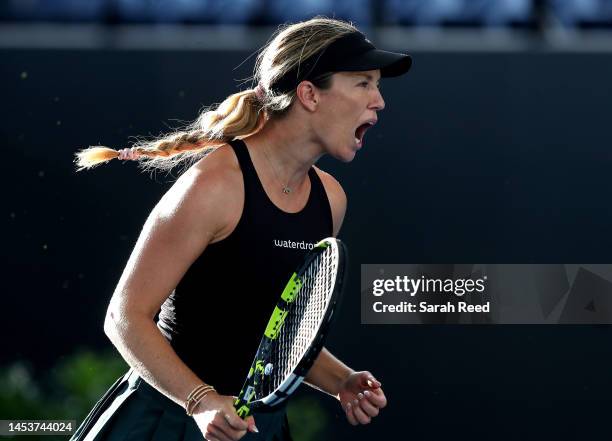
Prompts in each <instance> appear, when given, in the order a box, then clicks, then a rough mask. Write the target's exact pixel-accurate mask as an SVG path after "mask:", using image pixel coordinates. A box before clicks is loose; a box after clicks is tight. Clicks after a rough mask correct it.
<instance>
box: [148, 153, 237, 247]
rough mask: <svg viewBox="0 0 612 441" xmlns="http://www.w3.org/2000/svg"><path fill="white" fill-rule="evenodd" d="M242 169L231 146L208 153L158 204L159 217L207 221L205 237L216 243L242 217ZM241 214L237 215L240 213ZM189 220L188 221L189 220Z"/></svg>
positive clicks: (184, 174)
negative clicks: (180, 217) (186, 217)
mask: <svg viewBox="0 0 612 441" xmlns="http://www.w3.org/2000/svg"><path fill="white" fill-rule="evenodd" d="M242 187H243V186H242V173H241V171H240V165H239V164H238V160H237V159H236V156H235V155H234V152H233V150H232V149H231V147H230V146H229V145H224V146H222V147H219V148H217V149H216V150H214V151H213V152H211V153H209V154H208V155H207V156H206V157H205V158H202V159H200V160H199V161H198V162H196V163H195V164H193V165H192V166H191V167H190V168H189V169H188V170H187V171H185V173H183V174H182V175H181V176H180V177H179V178H178V179H177V181H176V182H175V183H174V184H173V186H172V187H171V188H170V189H169V190H168V191H167V192H166V194H165V195H164V196H163V197H162V199H161V200H160V201H159V203H158V207H156V209H157V210H158V214H162V213H163V212H164V211H165V212H166V213H165V214H166V215H168V216H172V215H174V214H176V213H178V212H181V213H182V215H183V216H194V219H201V220H206V221H207V225H206V228H207V231H206V234H207V235H209V236H210V240H211V242H212V241H215V240H216V239H218V236H221V235H223V234H224V231H225V230H226V229H228V228H229V227H230V226H231V224H232V223H233V220H235V218H236V216H239V215H240V212H241V209H242V208H241V207H242V198H243V197H244V190H243V188H242ZM237 210H238V212H237ZM186 220H187V219H186Z"/></svg>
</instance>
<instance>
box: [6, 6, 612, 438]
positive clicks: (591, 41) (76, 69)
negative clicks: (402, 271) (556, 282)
mask: <svg viewBox="0 0 612 441" xmlns="http://www.w3.org/2000/svg"><path fill="white" fill-rule="evenodd" d="M317 14H323V15H327V16H331V17H336V18H342V19H346V20H351V21H353V22H354V23H355V24H356V25H357V26H358V27H360V28H361V29H362V30H363V31H365V32H366V33H367V34H368V37H369V38H370V39H371V40H372V41H373V42H374V43H375V44H376V45H377V46H378V47H381V48H385V49H389V50H400V51H404V52H408V53H411V54H412V55H413V58H414V66H413V69H412V70H411V72H410V73H409V74H408V75H407V76H405V77H401V78H398V79H389V80H384V81H383V82H382V92H383V96H384V97H385V100H386V105H387V107H386V109H385V110H384V111H383V112H381V114H380V122H379V124H378V125H377V126H376V127H375V128H374V129H372V130H371V131H369V132H368V135H367V136H366V139H365V148H364V149H363V150H361V151H360V152H359V153H358V156H357V157H356V159H355V160H354V161H353V162H352V163H351V164H341V163H338V162H335V161H333V160H330V159H329V158H324V159H322V160H321V162H320V164H319V165H320V166H321V167H322V168H323V169H324V170H327V171H329V172H331V173H332V174H334V175H335V176H336V177H337V178H338V179H339V180H340V182H342V184H343V186H344V187H345V190H346V192H347V195H348V198H349V207H348V212H347V216H346V219H345V223H344V227H343V230H342V231H341V234H340V237H341V238H342V239H343V240H344V241H345V242H346V243H347V245H348V247H349V252H350V257H351V268H350V271H351V280H350V284H349V291H348V292H347V295H346V296H345V301H344V304H343V307H342V310H341V312H340V315H339V318H338V322H337V324H336V325H335V328H334V331H333V333H332V335H331V337H330V340H329V343H328V347H329V348H330V349H331V351H332V352H333V353H335V354H336V355H337V356H338V357H339V358H341V359H342V360H345V361H346V362H347V363H348V364H349V365H350V366H352V367H353V368H355V369H367V370H370V371H372V372H373V373H374V374H375V375H376V376H377V377H379V379H380V380H381V381H382V383H383V388H384V390H385V392H386V394H387V397H388V399H389V406H388V408H387V409H385V410H384V411H383V412H382V413H381V415H380V417H378V418H377V419H376V420H375V421H374V422H373V423H372V424H371V425H368V426H363V427H352V426H350V425H349V424H348V423H347V422H346V421H345V419H344V416H343V414H342V411H341V409H340V408H339V406H338V405H337V404H336V403H335V402H334V401H333V400H332V399H331V398H329V397H327V396H323V395H321V394H319V393H318V392H314V391H312V390H310V389H309V388H308V387H302V388H301V391H300V392H299V394H298V395H297V397H296V398H295V400H293V402H292V404H291V407H290V420H291V423H292V430H293V435H294V437H295V439H296V441H303V440H315V439H316V440H323V439H356V440H360V439H364V440H365V439H371V438H372V437H379V438H381V439H386V438H391V437H397V438H400V439H414V440H439V439H444V438H448V437H454V438H458V439H466V438H468V437H469V438H471V439H474V440H476V439H478V440H491V439H496V440H506V439H508V440H510V439H539V440H549V439H551V440H552V439H555V440H561V439H563V440H566V439H567V440H575V439H581V440H601V439H609V437H610V435H609V423H608V420H609V417H608V414H609V409H610V396H612V380H611V378H612V376H611V375H610V373H611V372H612V345H611V344H610V342H611V341H612V340H611V337H612V332H611V329H610V327H609V326H595V325H593V326H529V325H525V326H502V325H497V326H486V325H482V326H455V325H435V326H433V325H432V326H426V325H422V326H400V325H396V326H392V325H376V326H373V325H370V326H366V325H361V317H360V301H359V296H360V287H359V273H360V264H365V263H381V264H385V263H436V264H438V263H468V262H482V263H576V262H586V263H610V262H612V251H611V250H612V234H610V225H612V209H611V204H610V200H611V196H612V173H610V170H611V165H612V150H611V147H612V143H611V133H612V132H611V129H610V128H611V127H612V112H611V110H612V106H611V103H612V57H611V53H612V33H611V30H612V0H540V1H537V0H498V1H492V0H383V1H374V0H351V1H349V0H307V1H299V2H298V1H288V0H236V1H221V0H175V1H169V0H90V1H87V2H82V1H76V0H4V1H2V2H0V60H1V61H0V87H1V89H2V102H3V103H4V104H3V105H2V106H1V107H0V117H1V121H2V123H1V125H0V141H1V142H2V148H3V159H4V161H6V162H7V163H8V162H11V164H12V165H11V164H8V166H6V167H5V177H6V178H7V180H6V184H7V185H6V187H5V191H4V193H3V194H4V197H3V199H4V201H5V202H4V207H5V208H4V209H3V215H2V229H3V231H4V232H5V245H4V246H3V247H2V248H1V250H2V251H1V252H2V267H3V273H4V280H5V282H6V283H5V285H4V288H2V306H1V308H2V316H3V324H4V335H5V337H3V338H2V347H3V351H2V352H1V356H0V419H33V418H42V419H75V420H77V423H80V421H81V420H82V419H83V418H84V417H85V415H86V414H87V412H88V411H89V410H90V408H91V407H92V406H93V405H94V403H95V402H96V401H97V399H98V398H100V396H101V394H102V393H103V392H104V391H105V390H106V389H107V388H108V387H109V386H110V385H111V384H112V383H113V381H114V380H115V379H116V378H117V377H119V376H120V375H122V374H123V373H124V372H125V371H126V370H127V367H126V365H125V362H124V361H123V360H122V359H121V357H120V356H119V355H118V353H117V352H116V350H115V349H114V348H113V346H112V345H111V344H110V342H109V340H108V339H107V338H106V336H105V335H104V332H103V330H102V326H103V320H104V314H105V312H106V306H107V304H108V301H109V299H110V296H111V294H112V292H113V290H114V287H115V284H116V283H117V281H118V280H119V277H120V275H121V272H122V271H123V267H124V265H125V263H126V262H127V259H128V257H129V254H130V252H131V250H132V247H133V246H134V243H135V242H136V239H137V237H138V234H139V232H140V229H141V227H142V225H143V224H144V221H145V219H146V217H147V216H148V214H149V212H150V210H151V209H152V208H153V206H154V205H155V204H156V202H157V201H158V200H159V198H160V197H161V196H162V195H163V193H164V192H165V191H166V190H167V189H168V188H169V187H170V186H171V185H172V183H173V182H174V181H175V180H176V178H177V176H178V174H179V171H177V172H176V173H169V174H165V175H161V174H152V175H147V174H142V173H139V171H138V169H137V168H136V164H134V163H130V162H126V163H121V162H119V161H112V162H111V163H109V164H106V165H104V166H102V167H99V168H96V169H93V170H90V171H87V172H79V173H76V172H75V167H74V164H73V162H72V161H73V155H74V153H75V152H76V151H77V150H79V149H81V148H84V147H87V146H89V145H96V144H104V145H109V146H112V147H115V148H122V147H126V146H128V145H129V144H130V142H131V141H133V140H134V137H137V136H150V135H157V134H160V133H162V132H165V131H169V130H170V129H171V128H173V127H176V126H177V125H179V124H181V123H183V122H187V121H191V120H193V119H195V118H196V116H197V114H198V112H199V111H200V110H201V109H202V108H203V107H204V106H207V105H210V104H212V103H215V102H220V101H222V100H223V99H224V98H225V97H226V96H227V95H229V94H231V93H233V92H235V91H237V90H238V89H240V88H246V87H248V86H249V84H248V83H247V84H245V83H244V80H245V79H246V78H248V76H249V75H250V74H251V69H252V66H253V61H254V57H253V53H254V52H255V51H256V50H257V49H258V48H260V47H261V46H262V45H263V44H265V42H266V41H267V39H268V38H269V36H270V35H271V34H272V32H273V31H274V30H275V29H276V27H277V25H278V24H280V23H284V22H292V21H299V20H302V19H307V18H310V17H312V16H314V15H317ZM517 295H520V293H517ZM52 438H53V437H49V438H45V439H52ZM23 439H27V437H26V438H23Z"/></svg>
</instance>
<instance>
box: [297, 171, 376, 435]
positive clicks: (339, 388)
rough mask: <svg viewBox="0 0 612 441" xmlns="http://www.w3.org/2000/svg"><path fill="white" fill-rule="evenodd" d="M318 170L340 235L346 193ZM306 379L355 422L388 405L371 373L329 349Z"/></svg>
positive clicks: (361, 422) (370, 417)
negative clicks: (359, 369) (352, 364)
mask: <svg viewBox="0 0 612 441" xmlns="http://www.w3.org/2000/svg"><path fill="white" fill-rule="evenodd" d="M317 171H318V172H319V176H320V177H321V181H322V182H323V186H324V187H325V191H326V193H327V197H328V199H329V204H330V206H331V211H332V217H333V224H334V225H333V228H334V236H337V235H338V232H339V231H340V227H341V226H342V221H343V220H344V214H345V212H346V194H345V193H344V190H343V189H342V186H341V185H340V184H339V183H338V181H337V180H336V179H335V178H334V177H333V176H331V175H330V174H329V173H326V172H324V171H322V170H320V169H317ZM305 381H306V383H307V384H309V385H310V386H312V387H314V388H316V389H319V390H321V391H323V392H325V393H328V394H329V395H331V396H332V397H334V398H336V399H337V400H339V401H340V404H341V406H342V408H343V409H344V411H345V413H346V418H347V419H348V421H349V423H351V424H352V425H357V424H368V423H369V422H370V421H371V420H372V418H373V417H375V416H377V415H378V413H379V412H380V409H382V408H383V407H385V406H386V405H387V398H386V397H385V394H384V392H383V390H382V388H381V384H380V382H379V381H378V380H376V379H375V378H374V376H373V375H372V374H371V373H370V372H368V371H360V372H355V371H354V370H352V369H351V368H349V367H348V366H346V365H345V364H344V363H342V362H341V361H340V360H338V359H337V358H336V357H334V356H333V355H332V354H331V353H330V352H329V351H328V350H327V349H326V348H323V350H322V351H321V353H320V354H319V356H318V357H317V359H316V360H315V362H314V364H313V365H312V367H311V368H310V370H309V371H308V374H307V375H306V378H305Z"/></svg>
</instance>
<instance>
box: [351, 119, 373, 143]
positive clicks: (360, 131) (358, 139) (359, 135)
mask: <svg viewBox="0 0 612 441" xmlns="http://www.w3.org/2000/svg"><path fill="white" fill-rule="evenodd" d="M373 125H374V122H373V121H367V122H365V123H363V124H361V125H360V126H359V127H357V129H356V130H355V143H356V144H357V145H358V146H359V147H361V146H362V145H363V137H364V136H365V133H366V132H367V131H368V129H369V128H370V127H372V126H373Z"/></svg>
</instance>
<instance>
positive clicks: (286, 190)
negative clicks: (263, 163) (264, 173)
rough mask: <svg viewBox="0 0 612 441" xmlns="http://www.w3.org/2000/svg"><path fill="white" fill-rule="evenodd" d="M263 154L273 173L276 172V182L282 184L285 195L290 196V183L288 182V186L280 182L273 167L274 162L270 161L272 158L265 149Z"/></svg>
mask: <svg viewBox="0 0 612 441" xmlns="http://www.w3.org/2000/svg"><path fill="white" fill-rule="evenodd" d="M262 150H263V152H264V156H265V157H266V160H267V161H268V163H269V164H270V168H271V169H272V171H273V172H274V176H275V177H276V180H277V181H278V183H279V184H281V186H282V187H283V193H285V194H289V193H291V191H292V190H291V187H289V183H288V182H287V184H283V182H282V181H281V180H280V178H279V177H278V173H277V172H276V169H275V168H274V166H273V165H272V161H270V158H269V157H268V153H267V152H266V149H265V148H262Z"/></svg>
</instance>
